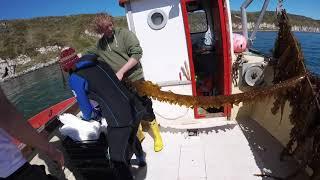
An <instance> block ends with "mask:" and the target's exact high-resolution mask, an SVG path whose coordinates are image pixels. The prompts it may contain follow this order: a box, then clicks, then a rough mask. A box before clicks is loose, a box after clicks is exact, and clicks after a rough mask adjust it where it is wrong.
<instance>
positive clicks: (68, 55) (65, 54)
mask: <svg viewBox="0 0 320 180" xmlns="http://www.w3.org/2000/svg"><path fill="white" fill-rule="evenodd" d="M78 61H79V57H78V55H77V53H76V50H75V49H74V48H70V47H69V48H67V49H64V50H62V51H61V53H60V58H59V64H60V67H61V68H62V69H63V70H64V71H69V70H70V69H71V68H72V66H73V65H74V64H75V63H77V62H78Z"/></svg>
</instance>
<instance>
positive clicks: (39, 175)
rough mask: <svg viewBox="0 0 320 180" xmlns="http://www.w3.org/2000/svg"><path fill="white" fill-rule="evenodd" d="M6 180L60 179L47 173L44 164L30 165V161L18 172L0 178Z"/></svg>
mask: <svg viewBox="0 0 320 180" xmlns="http://www.w3.org/2000/svg"><path fill="white" fill-rule="evenodd" d="M0 179H6V180H58V178H56V177H54V176H52V175H50V174H46V171H45V167H44V165H41V166H38V165H30V164H29V163H28V162H27V163H25V164H24V165H23V166H21V167H20V168H19V169H18V170H17V171H16V172H14V173H13V174H11V175H10V176H9V177H7V178H0Z"/></svg>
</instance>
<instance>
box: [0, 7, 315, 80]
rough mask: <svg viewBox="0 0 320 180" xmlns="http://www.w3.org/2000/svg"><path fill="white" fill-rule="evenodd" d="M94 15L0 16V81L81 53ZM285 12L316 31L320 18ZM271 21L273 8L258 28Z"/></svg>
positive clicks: (235, 21) (297, 28)
mask: <svg viewBox="0 0 320 180" xmlns="http://www.w3.org/2000/svg"><path fill="white" fill-rule="evenodd" d="M231 15H232V29H233V32H235V33H241V32H242V30H241V29H242V25H241V20H240V19H239V17H240V12H238V11H233V12H232V14H231ZM94 16H95V15H94V14H81V15H72V16H58V17H40V18H33V19H20V20H11V21H8V20H0V71H1V72H0V75H1V74H3V73H4V72H5V71H6V67H5V66H6V65H7V66H11V67H13V68H14V70H12V71H10V72H12V73H11V74H9V76H8V77H5V78H4V79H2V81H6V80H8V79H12V78H16V77H19V76H21V75H23V74H26V73H29V72H32V71H35V70H37V69H40V68H43V67H47V66H50V65H52V64H55V63H56V62H57V54H58V52H59V48H61V47H64V46H70V45H72V46H73V47H75V48H76V49H77V51H78V52H79V53H81V52H83V51H84V50H85V49H86V48H88V47H90V46H92V45H94V44H95V43H96V42H97V37H94V36H93V35H92V34H91V33H90V28H89V24H90V23H91V22H92V18H93V17H94ZM258 16H259V13H258V12H251V13H247V17H248V29H249V31H250V30H252V29H253V27H254V22H255V20H256V18H257V17H258ZM288 16H289V18H290V22H291V24H292V30H293V31H294V32H312V33H320V20H314V19H311V18H308V17H304V16H298V15H294V14H289V15H288ZM114 21H115V24H116V25H117V26H118V27H124V28H126V27H127V21H126V18H125V17H115V19H114ZM275 22H276V17H275V12H273V11H267V12H266V13H265V17H264V19H263V22H262V24H261V25H260V29H259V31H263V32H276V31H277V30H278V29H277V26H276V24H275ZM56 47H58V48H56ZM21 56H25V57H27V59H28V61H27V62H24V60H22V61H21V60H20V59H19V57H21ZM20 61H21V62H20ZM1 63H2V65H3V66H2V67H1ZM3 67H4V68H3ZM4 74H5V73H4ZM0 80H1V78H0Z"/></svg>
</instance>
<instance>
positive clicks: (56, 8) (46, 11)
mask: <svg viewBox="0 0 320 180" xmlns="http://www.w3.org/2000/svg"><path fill="white" fill-rule="evenodd" d="M159 1H161V0H159ZM243 1H244V0H230V6H231V9H232V10H240V6H241V4H242V3H243ZM277 1H278V0H270V5H269V8H268V10H275V9H276V6H277ZM262 5H263V0H253V2H252V3H251V5H250V7H249V8H248V12H250V11H259V10H260V9H261V7H262ZM284 7H285V9H286V10H287V12H289V13H292V14H298V15H304V16H307V17H311V18H313V19H318V20H320V10H318V9H319V8H320V0H284ZM103 11H107V12H109V13H110V14H112V15H113V16H123V15H124V8H122V7H120V6H119V5H118V0H0V20H4V19H6V20H9V19H28V18H33V17H42V16H64V15H73V14H92V13H97V12H103Z"/></svg>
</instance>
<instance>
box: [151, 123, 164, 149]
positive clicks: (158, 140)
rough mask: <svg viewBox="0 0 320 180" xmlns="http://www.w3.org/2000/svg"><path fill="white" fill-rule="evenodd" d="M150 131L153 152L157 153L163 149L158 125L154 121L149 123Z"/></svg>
mask: <svg viewBox="0 0 320 180" xmlns="http://www.w3.org/2000/svg"><path fill="white" fill-rule="evenodd" d="M150 129H151V132H152V134H153V138H154V151H155V152H159V151H161V150H162V149H163V142H162V137H161V135H160V129H159V125H158V123H157V121H156V120H153V121H152V122H151V123H150Z"/></svg>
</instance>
